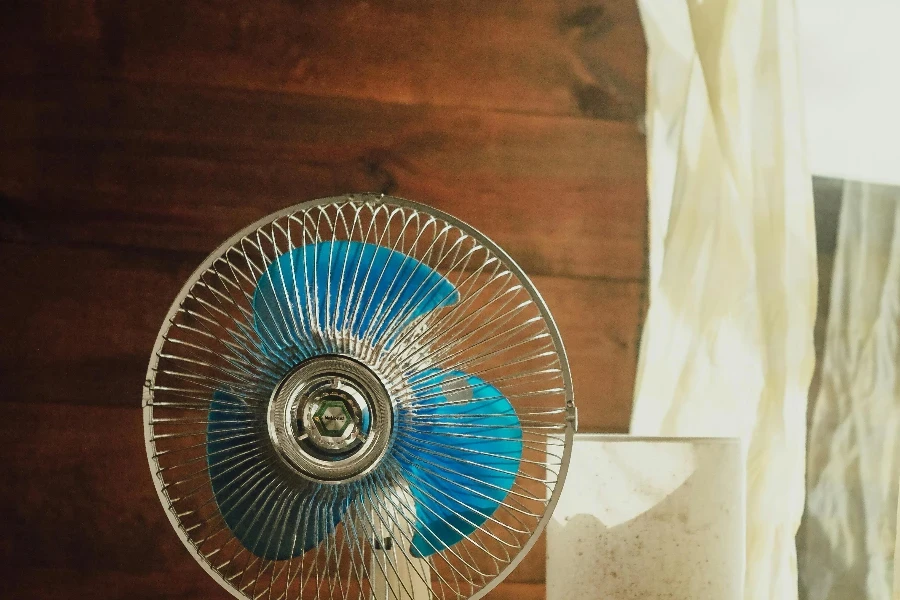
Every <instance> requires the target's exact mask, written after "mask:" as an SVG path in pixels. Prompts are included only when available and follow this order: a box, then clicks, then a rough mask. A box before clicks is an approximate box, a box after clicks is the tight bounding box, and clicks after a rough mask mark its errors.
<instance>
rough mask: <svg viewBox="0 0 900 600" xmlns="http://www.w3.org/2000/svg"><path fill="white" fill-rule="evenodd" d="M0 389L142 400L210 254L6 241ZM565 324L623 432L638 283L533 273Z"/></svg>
mask: <svg viewBox="0 0 900 600" xmlns="http://www.w3.org/2000/svg"><path fill="white" fill-rule="evenodd" d="M0 256H3V261H2V262H0V280H2V281H3V282H4V284H5V286H6V289H8V290H14V293H12V294H10V295H9V297H8V299H7V301H6V302H4V303H3V304H2V305H0V325H2V327H3V330H4V332H5V343H4V344H2V345H0V379H2V381H3V388H4V392H3V395H2V399H3V400H6V401H21V402H45V403H71V404H114V405H115V404H118V405H123V404H124V405H132V406H135V405H137V404H138V403H139V398H140V390H141V385H142V382H143V380H144V374H145V371H146V365H147V361H148V360H149V357H150V352H151V350H152V347H153V343H154V340H155V339H156V334H157V332H158V330H159V327H160V325H161V324H162V320H163V318H164V317H165V314H166V311H167V310H168V308H169V304H170V302H171V301H172V299H173V298H174V297H175V295H176V294H177V292H178V290H179V289H180V288H181V286H182V284H183V283H184V281H185V280H186V279H187V277H188V276H189V275H190V273H191V272H192V271H193V269H194V268H195V267H196V266H197V264H199V263H200V261H201V260H202V256H200V255H195V254H186V253H176V252H159V251H158V252H156V253H151V252H148V251H145V250H135V249H106V248H88V247H63V246H55V245H26V244H8V243H7V244H0ZM534 281H535V285H536V286H537V287H538V289H539V290H540V292H541V293H542V295H543V296H544V298H545V299H546V301H547V304H548V306H549V307H550V310H551V312H552V313H553V315H554V318H555V319H556V321H557V324H558V326H559V328H560V332H561V334H562V337H563V340H564V343H565V345H566V349H567V352H568V355H569V360H570V363H571V367H572V373H573V380H574V385H575V390H576V397H577V401H578V403H579V406H580V409H579V411H580V412H579V416H580V419H581V426H582V429H583V430H585V431H597V430H600V431H623V430H625V429H626V428H627V425H628V418H629V415H630V412H631V389H632V385H633V380H634V371H635V361H636V355H637V350H636V344H637V341H636V337H637V329H638V310H639V296H640V293H641V284H639V283H634V282H619V281H606V280H598V279H571V278H563V277H545V276H541V277H536V278H534Z"/></svg>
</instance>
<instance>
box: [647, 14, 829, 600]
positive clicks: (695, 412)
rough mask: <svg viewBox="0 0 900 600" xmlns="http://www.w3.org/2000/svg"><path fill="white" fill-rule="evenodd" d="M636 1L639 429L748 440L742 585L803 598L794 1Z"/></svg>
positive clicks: (806, 234) (807, 333)
mask: <svg viewBox="0 0 900 600" xmlns="http://www.w3.org/2000/svg"><path fill="white" fill-rule="evenodd" d="M639 7H640V10H641V17H642V20H643V24H644V30H645V35H646V37H647V44H648V86H647V129H648V140H647V147H648V150H647V152H648V188H649V197H650V305H649V309H648V313H647V318H646V321H645V324H644V330H643V334H642V339H641V349H640V360H639V365H638V375H637V381H636V387H635V405H634V412H633V417H632V427H631V431H632V433H634V434H639V435H696V436H703V435H714V436H725V435H727V436H738V437H741V438H742V440H743V441H744V455H745V460H746V462H747V492H748V497H747V511H748V513H747V517H748V528H747V549H746V581H745V586H744V589H745V598H747V600H773V599H791V598H796V597H797V567H796V547H795V542H794V536H795V534H796V531H797V528H798V526H799V522H800V516H801V513H802V510H803V499H804V467H805V449H806V446H805V441H806V395H807V390H808V386H809V382H810V377H811V374H812V367H813V362H814V350H813V325H814V322H815V314H816V263H815V261H816V256H815V228H814V221H813V207H812V189H811V179H810V175H809V172H808V169H807V167H806V158H805V148H804V135H803V131H802V123H803V118H802V111H801V103H800V98H799V84H798V75H797V58H796V48H795V28H796V27H795V22H794V6H793V2H791V1H785V0H678V1H671V0H670V1H666V0H639Z"/></svg>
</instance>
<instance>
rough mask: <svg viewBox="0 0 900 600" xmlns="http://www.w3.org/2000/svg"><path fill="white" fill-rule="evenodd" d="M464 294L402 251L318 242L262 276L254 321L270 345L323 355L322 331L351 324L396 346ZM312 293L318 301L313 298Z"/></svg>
mask: <svg viewBox="0 0 900 600" xmlns="http://www.w3.org/2000/svg"><path fill="white" fill-rule="evenodd" d="M458 299H459V293H458V292H457V291H456V288H454V287H453V284H451V283H450V282H449V281H447V280H446V279H445V278H444V277H442V276H441V275H440V274H439V273H437V272H436V271H434V270H433V269H431V268H430V267H428V266H427V265H425V264H423V263H421V262H419V261H418V260H416V259H414V258H412V257H410V256H407V255H405V254H403V253H401V252H397V251H395V250H391V249H390V248H386V247H384V246H376V245H374V244H365V243H361V242H346V241H337V242H319V243H316V244H308V245H306V246H303V247H301V248H295V249H293V250H291V251H290V252H286V253H284V254H282V255H281V256H279V257H278V259H277V260H276V261H274V262H273V263H272V264H271V265H270V266H269V268H268V269H266V272H265V273H263V275H262V277H260V279H259V281H258V282H257V286H256V291H255V292H254V294H253V312H254V327H255V328H256V331H257V333H258V334H259V336H260V338H261V339H262V342H263V346H264V348H266V349H267V350H268V351H269V352H273V353H276V354H281V353H283V352H284V351H287V350H290V351H292V353H291V356H293V357H295V358H299V359H301V360H302V359H305V358H309V357H311V356H315V355H316V354H321V353H322V351H321V349H319V348H317V343H316V342H315V336H314V332H315V331H319V332H320V331H323V330H326V329H328V328H333V329H337V330H347V329H349V331H350V333H351V334H352V335H354V336H355V337H358V338H362V337H365V336H368V337H369V339H371V340H372V343H373V344H377V343H378V342H379V341H381V339H382V337H383V336H385V335H386V334H387V335H388V339H387V340H386V344H385V345H389V344H390V343H391V341H393V340H394V339H395V338H396V336H397V335H398V334H399V333H400V331H401V330H402V329H403V328H404V327H405V326H406V325H408V324H409V323H410V322H412V321H413V320H415V319H416V318H418V317H420V316H422V315H424V314H425V313H427V312H429V311H432V310H434V309H435V308H438V307H441V306H449V305H451V304H454V303H456V302H457V300H458ZM310 300H311V301H312V302H310Z"/></svg>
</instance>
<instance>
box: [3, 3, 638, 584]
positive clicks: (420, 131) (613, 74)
mask: <svg viewBox="0 0 900 600" xmlns="http://www.w3.org/2000/svg"><path fill="white" fill-rule="evenodd" d="M0 51H2V53H3V54H2V55H3V60H2V61H0V132H2V134H0V281H2V282H3V288H2V289H3V292H0V328H2V331H3V332H4V339H3V343H2V344H0V448H2V449H3V452H4V461H3V462H2V463H0V464H2V466H0V475H2V477H3V480H4V486H2V487H0V510H2V511H3V514H4V515H5V516H6V521H7V523H8V526H7V528H6V529H5V532H4V533H3V534H0V558H2V563H0V571H2V575H3V577H0V596H2V597H15V598H69V597H83V596H90V597H95V598H101V599H103V598H129V599H133V598H158V597H165V598H184V599H188V598H192V599H193V598H225V597H227V595H226V594H225V592H223V591H222V590H220V589H219V588H218V587H217V585H216V584H215V583H214V582H213V581H212V580H211V579H210V578H209V577H207V576H206V575H205V574H204V573H203V571H202V570H201V569H200V568H199V567H198V566H197V565H196V564H194V562H193V561H192V560H191V559H190V558H189V556H188V554H187V552H186V551H185V550H184V549H183V548H182V547H181V545H180V542H179V541H178V539H177V537H176V536H175V535H174V533H173V532H172V530H171V527H170V526H169V524H168V522H167V521H166V520H165V517H164V514H163V511H162V509H161V507H160V506H159V503H158V501H157V499H156V496H155V493H154V491H153V487H152V485H151V482H150V478H149V474H148V472H147V466H146V459H145V457H144V450H143V434H142V431H141V427H140V411H139V409H138V405H139V397H140V389H141V385H142V382H143V378H144V374H145V369H146V364H147V361H148V358H149V353H150V351H151V347H152V344H153V341H154V338H155V336H156V333H157V331H158V328H159V325H160V323H161V321H162V318H163V316H164V315H165V313H166V310H167V309H168V305H169V303H170V301H171V299H172V298H174V296H175V295H176V293H177V291H178V289H179V288H180V286H181V285H182V283H183V282H184V281H185V279H186V278H187V277H188V275H189V274H190V273H191V271H192V270H193V269H194V267H195V266H196V265H197V264H199V263H200V261H201V260H202V259H203V257H204V256H205V255H206V254H207V253H208V252H210V251H211V250H212V249H214V248H215V247H216V246H217V245H218V244H219V243H220V242H222V241H223V240H224V239H226V238H227V237H228V236H230V235H231V234H233V233H234V232H235V231H237V230H239V229H241V228H242V227H244V226H245V225H247V224H248V223H250V222H252V221H254V220H256V219H258V218H260V217H262V216H264V215H266V214H268V213H270V212H272V211H275V210H278V209H281V208H283V207H285V206H288V205H291V204H295V203H298V202H301V201H303V200H307V199H312V198H317V197H323V196H331V195H336V194H342V193H347V192H359V191H375V192H385V193H392V194H395V195H398V196H403V197H408V198H410V199H412V200H418V201H422V202H426V203H430V204H432V205H434V206H437V207H438V208H441V209H443V210H446V211H448V212H450V213H452V214H454V215H455V216H457V217H459V218H461V219H463V220H464V221H466V222H468V223H470V224H471V225H473V226H475V227H476V228H478V229H480V230H482V231H483V232H485V233H486V234H488V235H489V236H490V237H491V238H492V239H494V240H495V241H496V242H498V243H499V244H500V245H501V246H503V247H504V248H505V249H506V250H507V251H508V252H509V253H510V254H511V255H512V256H513V257H514V258H515V259H516V260H517V261H518V262H519V263H520V264H521V265H522V266H523V268H524V269H525V270H526V272H528V273H529V274H530V275H532V276H534V280H535V283H536V285H537V287H538V289H539V290H540V291H541V293H542V294H543V295H544V296H545V298H546V300H547V303H548V305H549V306H550V309H551V311H552V312H553V314H554V316H555V318H556V320H557V322H558V324H559V327H560V330H561V332H562V336H563V339H564V341H565V343H566V347H567V350H568V353H569V357H570V362H571V365H572V371H573V377H574V383H575V388H576V394H577V401H578V403H579V406H580V424H581V428H582V430H583V431H624V430H625V429H626V428H627V425H628V419H629V415H630V407H631V396H632V385H633V380H634V371H635V362H636V355H637V339H638V328H639V320H640V317H641V312H640V311H641V305H642V302H643V298H644V294H645V275H644V260H645V259H644V254H645V238H646V217H647V213H646V192H645V170H646V163H645V158H644V153H645V148H644V138H643V136H642V135H641V133H640V131H639V126H638V123H639V121H640V118H641V115H642V112H643V95H644V78H645V68H646V66H645V65H646V55H645V53H646V50H645V45H644V40H643V34H642V32H641V28H640V20H639V18H638V13H637V8H636V6H635V4H634V2H633V0H549V1H547V0H498V1H496V2H483V1H481V0H441V1H437V2H420V1H413V0H383V1H363V0H335V1H324V0H312V1H309V0H146V1H144V2H121V1H119V0H65V1H62V2H59V1H54V0H8V1H7V2H5V3H4V6H3V9H2V17H0ZM543 565H544V545H543V543H542V542H539V543H538V545H537V546H536V548H535V550H534V551H533V552H532V553H531V554H530V555H529V556H528V557H527V558H526V559H525V560H524V562H523V563H522V564H521V565H520V567H519V568H518V569H517V570H516V572H515V574H514V575H513V576H512V577H511V578H510V580H509V581H508V582H505V583H504V584H502V585H501V586H500V587H499V588H498V589H497V590H496V591H495V592H494V593H493V594H492V595H491V596H490V597H491V598H493V599H495V600H501V599H512V598H516V599H517V600H529V599H532V598H534V599H537V598H543V597H544V587H543V584H542V583H541V582H542V581H543V579H544V571H543V569H544V566H543Z"/></svg>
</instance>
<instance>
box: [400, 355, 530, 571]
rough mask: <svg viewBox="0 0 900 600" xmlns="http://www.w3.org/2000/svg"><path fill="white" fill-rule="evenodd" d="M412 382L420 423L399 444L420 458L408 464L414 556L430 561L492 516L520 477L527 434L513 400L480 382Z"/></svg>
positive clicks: (461, 378)
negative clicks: (414, 522)
mask: <svg viewBox="0 0 900 600" xmlns="http://www.w3.org/2000/svg"><path fill="white" fill-rule="evenodd" d="M411 383H412V388H413V392H414V394H415V395H416V396H417V397H418V400H417V401H416V403H415V406H416V408H415V416H414V417H413V418H411V419H409V420H407V421H406V424H405V425H402V426H401V427H403V428H405V429H403V430H401V431H400V433H399V435H398V439H399V440H403V439H404V438H405V439H406V441H404V442H401V443H404V445H405V447H406V449H407V452H405V453H404V454H407V455H411V456H412V457H414V458H411V457H410V456H406V457H405V459H404V462H405V463H406V464H405V465H404V466H405V467H406V468H407V469H408V470H409V473H410V480H411V483H412V486H411V488H412V489H411V492H412V495H413V499H414V500H415V507H416V527H415V532H414V535H413V541H412V546H411V548H410V551H411V553H412V555H413V556H415V557H417V558H424V557H427V556H430V555H431V554H434V553H435V552H439V551H441V550H444V549H446V548H449V547H450V546H452V545H453V544H455V543H457V542H459V541H460V540H462V539H463V538H464V537H466V536H468V535H469V534H471V533H472V532H473V531H475V529H477V528H478V527H479V526H481V525H482V524H483V523H484V522H485V521H486V520H487V519H488V518H489V517H490V516H491V515H493V514H494V512H495V511H496V510H497V508H498V507H499V505H500V503H501V502H503V500H504V499H505V498H506V496H507V494H508V493H509V490H510V489H512V486H513V482H514V481H515V478H516V473H517V472H518V470H519V462H520V460H521V458H522V428H521V425H520V424H519V418H518V417H517V416H516V411H515V409H514V408H513V407H512V405H511V404H510V403H509V400H507V399H506V398H505V397H504V396H503V394H501V393H500V391H499V390H498V389H497V388H495V387H494V386H492V385H490V384H488V383H486V382H485V381H483V380H482V379H479V378H478V377H475V376H473V375H466V374H465V373H462V372H460V371H451V372H449V373H444V374H441V373H440V372H439V371H437V370H434V369H432V370H429V371H424V372H422V373H420V374H418V375H416V376H415V377H413V378H412V380H411ZM428 396H433V397H428ZM417 421H418V423H417ZM473 425H475V427H473ZM461 436H462V437H461ZM472 436H475V437H472ZM481 437H485V438H489V439H481Z"/></svg>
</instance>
